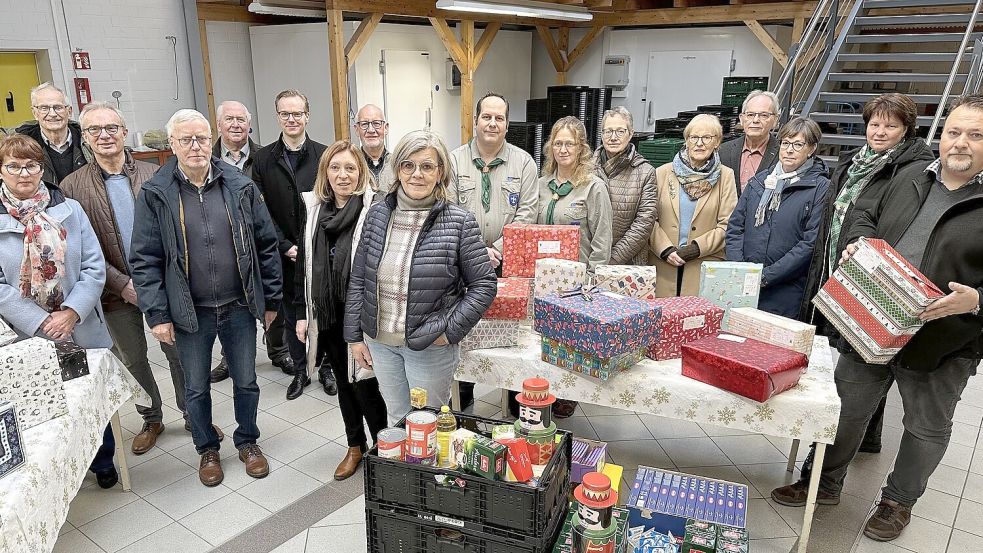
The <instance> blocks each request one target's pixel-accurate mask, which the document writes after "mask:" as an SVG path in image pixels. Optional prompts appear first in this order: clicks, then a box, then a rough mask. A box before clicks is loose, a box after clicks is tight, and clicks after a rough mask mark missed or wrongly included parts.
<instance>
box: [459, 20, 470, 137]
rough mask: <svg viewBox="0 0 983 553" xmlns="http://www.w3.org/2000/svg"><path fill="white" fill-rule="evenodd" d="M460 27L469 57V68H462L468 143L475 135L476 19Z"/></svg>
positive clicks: (463, 114) (463, 123)
mask: <svg viewBox="0 0 983 553" xmlns="http://www.w3.org/2000/svg"><path fill="white" fill-rule="evenodd" d="M458 28H459V31H460V33H461V49H462V50H464V55H465V56H466V57H467V68H461V142H462V143H467V142H468V141H470V140H471V137H472V136H474V105H473V104H474V21H469V20H464V21H461V22H460V24H459V25H458Z"/></svg>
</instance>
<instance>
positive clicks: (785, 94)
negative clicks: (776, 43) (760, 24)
mask: <svg viewBox="0 0 983 553" xmlns="http://www.w3.org/2000/svg"><path fill="white" fill-rule="evenodd" d="M862 6H863V0H853V1H852V2H851V1H850V0H820V2H819V3H818V4H817V5H816V10H815V12H813V15H812V17H811V18H809V23H808V25H807V26H806V29H805V31H804V32H803V34H802V38H801V39H800V40H799V42H798V43H797V44H794V45H793V46H792V48H791V56H790V57H789V61H788V65H787V66H786V67H785V69H784V70H783V71H782V75H781V76H780V77H779V78H778V83H777V84H776V85H775V87H774V89H773V90H772V91H773V92H774V93H775V94H776V95H778V98H779V101H780V104H781V108H782V122H783V123H784V122H786V121H788V119H789V118H791V117H792V115H794V114H808V113H809V112H810V111H811V110H812V106H813V105H814V104H815V102H816V98H817V97H818V95H819V91H820V90H821V89H822V86H823V85H824V84H825V81H826V75H827V74H828V73H829V70H830V68H831V67H832V65H833V63H834V62H835V61H836V54H837V53H838V52H839V51H840V49H841V48H842V46H843V42H844V40H845V39H846V36H847V34H849V32H850V30H851V29H852V28H853V24H854V21H855V20H856V17H857V14H858V13H859V12H860V9H861V8H862Z"/></svg>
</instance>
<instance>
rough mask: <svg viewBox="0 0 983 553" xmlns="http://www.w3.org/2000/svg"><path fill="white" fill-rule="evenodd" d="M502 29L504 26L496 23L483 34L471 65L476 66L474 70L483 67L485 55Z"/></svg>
mask: <svg viewBox="0 0 983 553" xmlns="http://www.w3.org/2000/svg"><path fill="white" fill-rule="evenodd" d="M501 28H502V24H501V23H499V22H497V21H494V22H492V23H489V24H488V26H487V27H485V30H484V31H483V32H482V33H481V38H480V39H479V40H478V44H477V45H476V46H475V47H474V56H472V58H471V63H473V64H474V68H475V69H477V68H478V66H479V65H481V60H483V59H485V54H486V53H488V48H490V47H491V44H492V41H494V40H495V35H497V34H498V31H499V29H501Z"/></svg>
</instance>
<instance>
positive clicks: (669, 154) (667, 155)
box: [638, 138, 683, 167]
mask: <svg viewBox="0 0 983 553" xmlns="http://www.w3.org/2000/svg"><path fill="white" fill-rule="evenodd" d="M682 147H683V139H681V138H656V139H655V140H643V141H641V142H639V143H638V153H639V154H641V155H642V157H644V158H645V159H647V160H648V161H649V163H651V164H652V165H653V166H655V167H658V166H660V165H664V164H666V163H669V162H670V161H672V158H674V157H675V156H676V153H677V152H679V149H680V148H682Z"/></svg>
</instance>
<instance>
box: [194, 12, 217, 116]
mask: <svg viewBox="0 0 983 553" xmlns="http://www.w3.org/2000/svg"><path fill="white" fill-rule="evenodd" d="M198 40H199V41H200V42H201V61H202V63H203V64H204V66H205V96H206V97H207V98H208V120H209V121H211V123H212V125H216V124H218V115H216V113H215V90H214V89H213V88H212V66H211V62H210V61H209V57H208V34H207V33H206V32H205V20H204V19H199V20H198Z"/></svg>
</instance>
